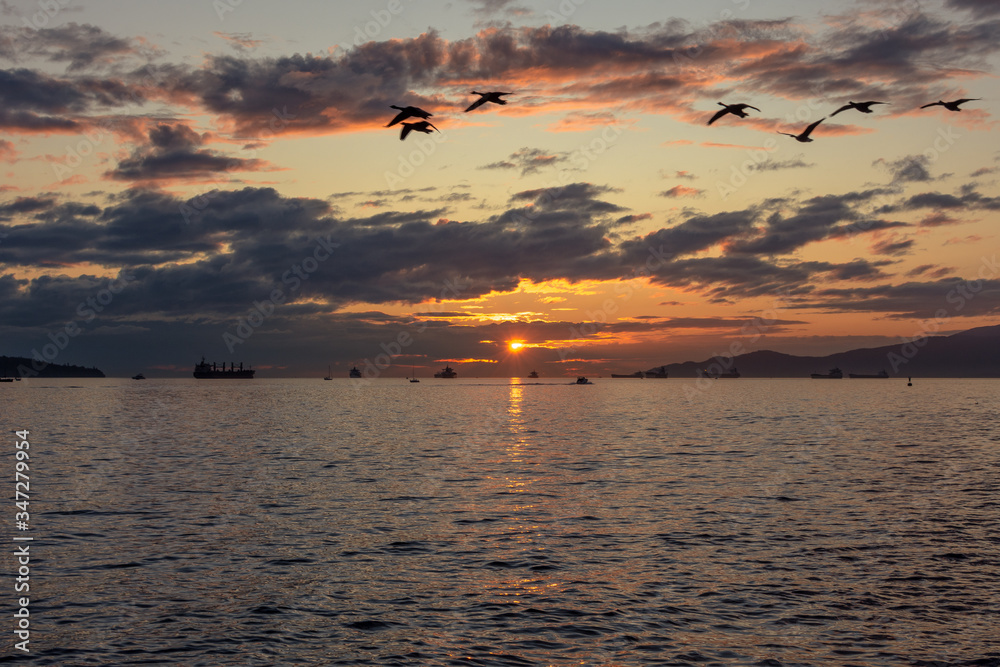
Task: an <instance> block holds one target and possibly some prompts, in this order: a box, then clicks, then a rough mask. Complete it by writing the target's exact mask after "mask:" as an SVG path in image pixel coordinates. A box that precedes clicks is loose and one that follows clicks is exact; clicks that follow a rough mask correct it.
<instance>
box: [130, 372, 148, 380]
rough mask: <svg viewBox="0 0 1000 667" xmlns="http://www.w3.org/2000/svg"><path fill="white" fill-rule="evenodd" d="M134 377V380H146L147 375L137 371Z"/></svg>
mask: <svg viewBox="0 0 1000 667" xmlns="http://www.w3.org/2000/svg"><path fill="white" fill-rule="evenodd" d="M132 379H133V380H145V379H146V376H145V375H143V374H142V373H136V374H135V375H133V376H132Z"/></svg>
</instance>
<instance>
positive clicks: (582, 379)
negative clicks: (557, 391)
mask: <svg viewBox="0 0 1000 667" xmlns="http://www.w3.org/2000/svg"><path fill="white" fill-rule="evenodd" d="M573 384H594V383H593V382H591V381H590V380H588V379H587V378H585V377H583V376H582V375H581V376H579V377H578V378H576V382H574V383H573Z"/></svg>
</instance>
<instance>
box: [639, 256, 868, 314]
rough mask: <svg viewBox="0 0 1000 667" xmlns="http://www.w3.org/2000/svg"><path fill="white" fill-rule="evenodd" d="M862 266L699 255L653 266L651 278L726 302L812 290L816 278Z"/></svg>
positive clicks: (666, 284) (663, 283) (710, 299)
mask: <svg viewBox="0 0 1000 667" xmlns="http://www.w3.org/2000/svg"><path fill="white" fill-rule="evenodd" d="M859 261H862V262H863V261H864V260H859ZM859 268H860V267H859V265H858V264H857V261H855V262H852V263H850V264H846V265H845V264H834V263H830V262H777V261H768V260H765V259H762V258H759V257H752V256H740V255H734V256H722V257H699V258H691V259H678V260H675V261H672V262H670V263H668V264H666V265H664V266H662V267H660V268H658V269H656V270H654V271H653V273H652V280H653V281H654V282H655V283H658V284H661V285H664V286H668V287H675V288H681V289H693V290H696V291H698V292H699V293H701V294H703V295H705V296H706V298H708V299H709V301H711V302H719V303H727V302H732V301H735V300H738V299H742V298H747V297H758V296H768V295H772V296H773V295H775V294H779V293H783V292H785V291H787V290H789V289H806V290H809V289H811V288H810V282H811V281H812V280H814V279H817V278H821V277H823V276H824V275H826V276H831V277H832V276H836V275H837V272H843V271H847V270H850V271H858V270H859Z"/></svg>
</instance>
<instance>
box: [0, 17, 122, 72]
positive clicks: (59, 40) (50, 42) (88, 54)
mask: <svg viewBox="0 0 1000 667" xmlns="http://www.w3.org/2000/svg"><path fill="white" fill-rule="evenodd" d="M139 51H140V49H139V47H138V46H137V45H136V44H134V43H133V42H132V41H130V40H127V39H122V38H121V37H116V36H114V35H112V34H110V33H108V32H106V31H105V30H103V29H102V28H99V27H97V26H94V25H90V24H83V25H81V24H78V23H68V24H66V25H64V26H58V27H55V28H45V29H42V30H35V29H32V28H26V27H15V26H4V27H0V58H6V59H8V60H11V61H14V62H17V61H19V60H20V59H21V58H23V57H25V56H32V57H41V58H44V59H46V60H48V61H50V62H55V63H67V69H68V70H69V71H70V72H73V71H77V70H82V69H87V68H89V67H93V66H95V65H100V64H106V63H108V62H110V61H111V60H113V59H116V58H118V57H121V56H126V55H132V54H135V53H137V52H139Z"/></svg>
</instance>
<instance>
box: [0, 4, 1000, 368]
mask: <svg viewBox="0 0 1000 667" xmlns="http://www.w3.org/2000/svg"><path fill="white" fill-rule="evenodd" d="M0 25H2V28H0V60H2V63H0V172H2V174H3V178H2V180H0V354H7V355H22V356H32V354H33V352H35V351H37V352H38V353H39V354H43V356H44V357H45V358H46V359H47V360H49V361H53V362H55V363H72V364H81V365H86V366H91V365H96V366H98V367H99V368H101V369H102V370H104V371H105V372H107V373H108V374H110V375H131V374H133V373H135V372H138V371H143V372H144V373H146V374H147V375H149V376H171V375H177V376H181V375H185V376H189V375H190V371H191V368H192V367H193V365H194V363H195V362H197V361H198V360H199V358H200V357H201V356H202V355H204V356H205V357H206V358H208V360H209V361H212V360H215V361H218V362H222V361H226V362H229V361H236V362H241V361H242V362H244V363H248V364H252V365H253V366H255V367H257V368H258V369H261V372H260V373H259V374H258V377H276V376H296V375H299V376H313V375H316V376H319V375H323V374H325V373H326V370H327V366H328V365H331V366H332V367H333V369H334V374H335V375H340V376H342V375H345V374H346V370H347V369H348V368H349V367H350V366H352V365H355V364H356V365H359V366H364V365H365V364H366V363H371V364H376V363H378V364H379V365H381V366H383V367H384V368H381V369H380V370H379V373H380V374H381V375H383V376H387V377H393V376H403V375H406V374H408V373H409V372H410V370H411V367H412V368H414V370H415V372H416V373H417V374H418V375H424V376H427V375H429V373H430V372H432V371H435V370H438V369H440V368H441V367H442V366H443V365H445V364H446V363H447V364H450V365H452V366H454V367H456V368H457V369H458V370H459V373H460V376H461V377H470V376H515V375H524V374H526V373H527V372H528V371H530V370H532V369H534V370H537V371H538V372H539V373H540V374H542V376H543V377H557V376H558V377H561V376H571V375H574V374H577V373H589V374H606V373H610V372H632V371H635V370H638V369H647V368H650V367H653V366H656V365H659V364H662V363H671V362H681V361H688V360H691V361H698V360H703V359H706V358H707V357H709V356H712V355H713V354H721V353H725V352H726V351H727V350H729V349H731V348H732V346H733V345H734V344H739V345H740V346H741V347H740V349H741V350H753V349H772V350H777V351H781V352H787V353H791V354H829V353H834V352H839V351H843V350H847V349H852V348H857V347H871V346H876V345H884V344H890V343H897V342H900V341H901V340H903V339H906V338H908V337H911V336H914V335H918V334H921V333H924V332H928V333H938V334H942V333H950V332H955V331H960V330H964V329H969V328H972V327H976V326H983V325H988V324H997V323H998V322H1000V319H998V317H997V315H998V309H1000V265H998V264H997V258H998V255H1000V252H998V250H1000V248H998V234H997V226H998V223H1000V191H998V181H1000V141H998V137H1000V121H998V118H1000V106H998V105H1000V94H998V93H1000V82H998V79H997V75H998V73H1000V3H998V2H996V0H930V1H925V0H922V1H920V2H916V1H900V2H857V3H853V4H851V3H829V2H824V3H820V2H811V1H803V0H798V1H796V2H791V1H777V2H770V1H769V2H760V1H757V2H751V1H750V0H706V1H704V2H699V3H688V2H684V3H682V2H652V1H635V2H619V3H610V2H598V1H597V0H561V1H560V0H551V1H550V2H530V3H529V2H526V1H522V0H451V1H448V2H438V1H435V0H422V1H421V2H419V3H418V2H416V1H414V0H373V1H367V0H361V1H358V0H354V1H352V2H329V1H319V0H316V1H308V2H307V1H302V2H289V3H264V2H262V1H261V0H215V1H214V2H213V0H182V1H179V2H170V3H166V2H148V1H145V0H140V1H134V2H122V1H111V0H107V1H91V2H84V1H83V0H33V1H30V2H29V1H21V0H0ZM472 90H478V91H508V92H512V93H513V94H512V95H510V96H508V97H507V99H508V102H509V103H508V104H507V105H505V106H498V105H496V104H486V105H483V106H481V107H480V108H478V109H476V110H474V111H471V112H469V113H465V112H464V109H465V108H466V107H467V106H468V105H469V104H471V103H472V102H473V101H474V100H475V99H476V96H475V95H471V94H470V91H472ZM960 98H980V99H976V100H973V101H969V102H966V103H965V104H963V105H962V107H961V108H962V110H961V111H960V112H954V111H949V110H947V109H945V108H944V107H942V106H934V107H930V108H926V109H921V108H920V107H921V106H922V105H925V104H928V103H930V102H936V101H939V100H943V101H950V100H956V99H960ZM869 100H875V101H882V102H887V103H888V104H884V105H875V106H873V107H872V111H873V112H872V113H870V114H864V113H861V112H859V111H856V110H847V111H843V112H841V113H838V114H837V115H836V116H834V117H832V118H830V117H829V115H830V114H831V113H832V112H833V111H835V110H836V109H838V108H839V107H841V106H843V105H845V104H847V103H848V101H869ZM718 102H725V103H729V104H732V103H736V102H743V103H747V104H751V105H753V106H755V107H758V108H759V109H760V112H757V111H754V110H749V111H748V114H749V115H748V117H747V118H742V119H741V118H738V117H736V116H734V115H726V116H724V117H722V118H721V119H719V120H718V121H716V122H715V123H714V124H712V125H711V126H709V125H707V121H708V119H709V118H711V117H712V115H713V114H714V113H715V112H716V111H719V110H720V109H721V107H719V106H718ZM390 105H398V106H406V105H413V106H417V107H420V108H421V109H425V110H427V111H429V112H431V113H432V114H433V116H432V117H431V118H430V119H429V120H430V121H431V122H432V123H433V124H434V126H436V127H437V129H438V130H439V132H435V133H431V134H421V133H417V132H412V133H411V134H410V135H409V136H408V137H407V138H406V140H405V141H400V138H399V137H400V132H399V127H398V126H396V127H392V128H387V127H385V125H386V124H387V123H388V122H389V121H390V120H391V119H392V118H393V116H394V115H395V113H396V110H395V109H392V108H390ZM824 117H825V118H826V120H825V121H824V122H823V123H821V124H820V125H819V126H818V127H817V129H816V130H815V132H814V133H813V135H812V138H813V139H814V141H813V142H811V143H800V142H797V141H795V140H794V139H793V138H791V137H788V136H782V135H780V134H778V132H779V131H781V132H788V133H792V134H796V133H798V132H801V131H802V130H803V129H805V127H806V126H807V125H809V124H810V123H813V122H815V121H817V120H820V119H821V118H824ZM512 342H518V343H520V345H517V346H514V347H516V348H517V349H513V348H512V346H511V343H512ZM46 350H47V353H46ZM379 355H382V356H381V357H380V356H379ZM389 355H391V365H387V362H388V361H390V356H389ZM385 366H387V367H385Z"/></svg>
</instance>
